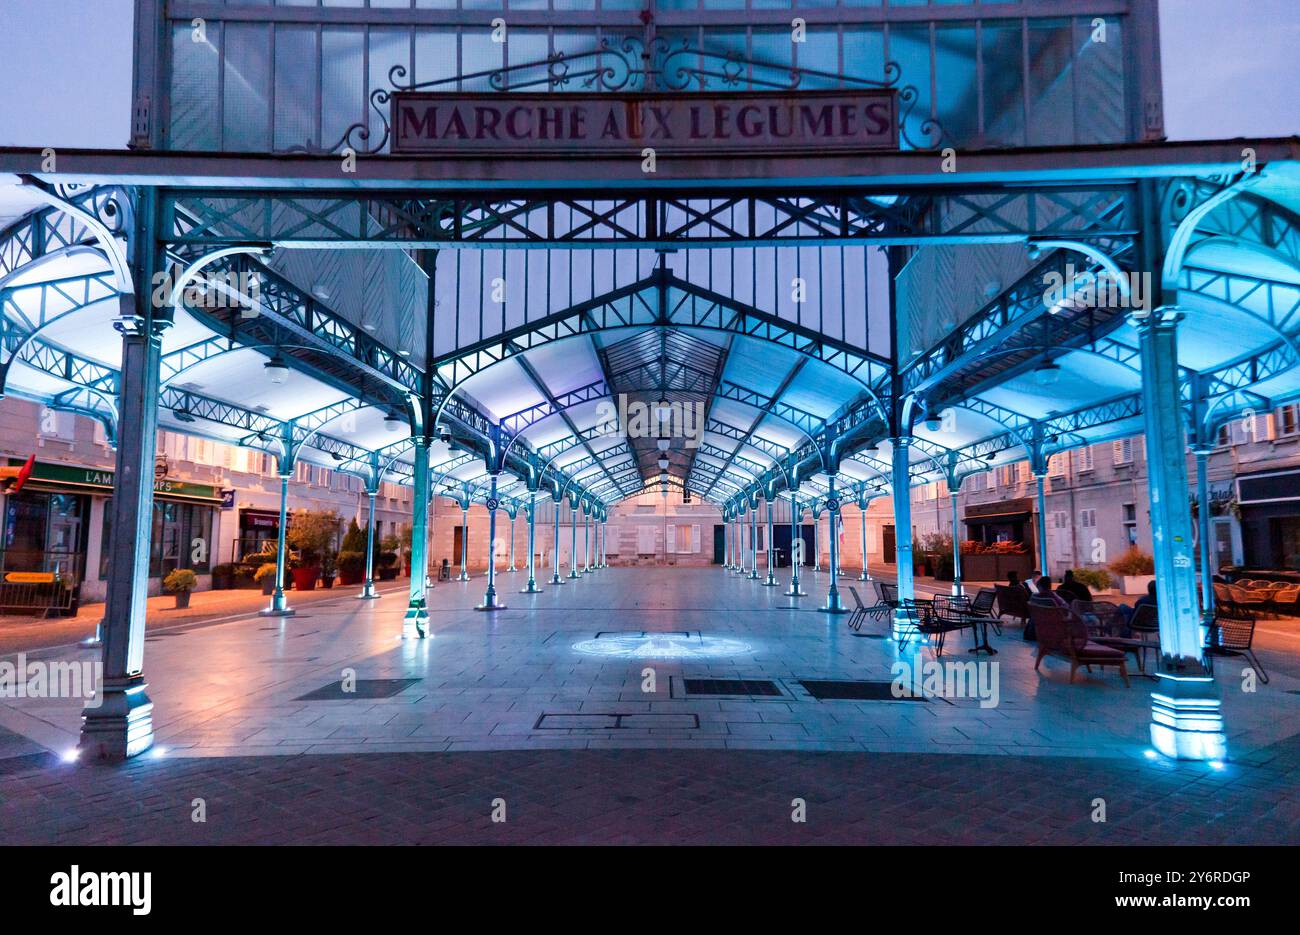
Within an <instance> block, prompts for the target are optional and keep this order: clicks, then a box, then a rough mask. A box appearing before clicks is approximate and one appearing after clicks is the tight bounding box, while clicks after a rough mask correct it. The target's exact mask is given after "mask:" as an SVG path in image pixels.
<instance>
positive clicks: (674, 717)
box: [533, 712, 700, 730]
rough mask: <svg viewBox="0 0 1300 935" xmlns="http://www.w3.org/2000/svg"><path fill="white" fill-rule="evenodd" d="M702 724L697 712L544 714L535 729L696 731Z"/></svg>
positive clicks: (534, 726)
mask: <svg viewBox="0 0 1300 935" xmlns="http://www.w3.org/2000/svg"><path fill="white" fill-rule="evenodd" d="M699 726H700V718H699V715H697V714H691V713H687V712H683V713H681V714H672V713H669V712H659V713H655V714H594V713H593V714H543V715H542V716H541V717H539V718H538V719H537V723H536V724H534V725H533V730H620V729H622V730H634V729H638V728H639V729H646V728H658V729H660V730H696V729H697V728H699Z"/></svg>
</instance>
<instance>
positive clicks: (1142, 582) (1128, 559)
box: [1110, 545, 1156, 594]
mask: <svg viewBox="0 0 1300 935" xmlns="http://www.w3.org/2000/svg"><path fill="white" fill-rule="evenodd" d="M1110 570H1111V571H1113V572H1115V574H1117V575H1119V576H1120V590H1122V591H1123V592H1124V593H1125V594H1145V593H1146V590H1147V584H1148V583H1149V582H1151V581H1152V580H1153V576H1154V575H1155V573H1156V563H1155V559H1153V558H1152V557H1151V556H1150V555H1147V554H1146V553H1145V552H1143V551H1142V550H1141V549H1139V548H1138V547H1137V546H1135V545H1131V546H1129V547H1128V549H1127V550H1126V551H1125V552H1124V554H1123V555H1121V556H1120V557H1119V558H1117V559H1115V561H1113V562H1111V563H1110Z"/></svg>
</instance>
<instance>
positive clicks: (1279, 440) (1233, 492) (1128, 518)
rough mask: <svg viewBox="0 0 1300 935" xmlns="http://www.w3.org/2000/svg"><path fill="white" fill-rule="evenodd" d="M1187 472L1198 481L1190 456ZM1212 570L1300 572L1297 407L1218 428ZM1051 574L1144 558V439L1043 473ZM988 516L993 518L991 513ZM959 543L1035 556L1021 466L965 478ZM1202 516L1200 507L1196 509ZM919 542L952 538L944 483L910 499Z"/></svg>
mask: <svg viewBox="0 0 1300 935" xmlns="http://www.w3.org/2000/svg"><path fill="white" fill-rule="evenodd" d="M1188 470H1189V472H1194V466H1193V458H1192V456H1191V455H1189V456H1188ZM1208 476H1209V481H1210V506H1209V508H1210V537H1211V539H1210V541H1211V561H1212V563H1213V565H1214V566H1215V567H1216V568H1226V567H1244V568H1251V569H1272V570H1291V571H1298V570H1300V406H1297V405H1295V404H1291V405H1287V406H1282V407H1280V408H1278V409H1275V410H1273V411H1272V412H1267V413H1250V414H1248V415H1246V416H1243V417H1241V418H1237V419H1234V420H1233V421H1231V422H1230V423H1228V424H1227V425H1224V426H1223V427H1222V428H1221V429H1220V431H1219V434H1218V438H1217V445H1216V447H1215V449H1214V451H1213V452H1212V453H1211V454H1210V456H1209V461H1208ZM1045 493H1046V496H1045V500H1046V505H1047V517H1046V526H1047V571H1048V573H1049V574H1050V575H1052V577H1054V578H1059V577H1060V576H1061V575H1062V574H1063V573H1064V572H1065V571H1066V570H1067V569H1070V568H1091V569H1104V568H1106V567H1107V566H1108V564H1109V563H1110V562H1111V561H1113V560H1114V558H1115V557H1116V556H1118V555H1119V554H1121V553H1122V552H1124V551H1125V550H1126V549H1128V548H1129V547H1130V546H1137V548H1139V549H1140V550H1142V551H1143V552H1145V553H1148V554H1150V552H1151V550H1152V543H1151V516H1150V494H1149V490H1148V486H1147V466H1146V457H1145V445H1144V441H1143V439H1142V437H1141V436H1137V437H1132V438H1123V439H1118V440H1115V441H1112V442H1107V443H1104V444H1099V445H1088V446H1084V447H1081V448H1077V449H1074V450H1072V451H1069V452H1062V453H1060V454H1057V455H1054V456H1053V457H1052V458H1051V460H1050V462H1049V464H1048V475H1047V483H1046V491H1045ZM990 507H992V509H990ZM957 509H958V517H959V529H960V530H961V534H962V537H963V538H964V539H977V540H981V541H997V540H999V539H1001V540H1010V541H1020V542H1023V543H1024V544H1025V546H1026V549H1027V550H1028V552H1029V554H1030V555H1033V556H1034V562H1033V567H1035V568H1037V567H1039V563H1038V561H1037V556H1036V555H1035V553H1036V551H1037V543H1038V541H1039V539H1038V528H1039V527H1038V524H1039V522H1040V521H1041V518H1040V517H1039V515H1038V508H1037V500H1036V496H1035V480H1034V477H1033V475H1032V474H1031V473H1030V470H1029V463H1028V462H1027V461H1020V462H1016V463H1013V464H1006V465H1002V466H1000V467H998V468H995V469H993V470H991V471H988V472H986V473H984V474H976V475H973V476H971V477H968V478H967V479H966V480H965V481H964V482H963V483H962V485H961V489H960V491H959V493H958V496H957ZM1194 509H1195V510H1199V509H1200V504H1196V505H1195V508H1194ZM912 518H913V523H914V526H913V529H914V534H915V537H916V538H917V539H918V540H921V539H924V537H926V536H927V535H934V534H939V535H947V534H950V531H951V529H952V512H951V502H950V498H949V491H948V488H947V485H946V484H944V483H943V482H942V481H939V482H935V483H930V484H925V485H923V486H920V487H917V488H915V489H914V490H913V492H912Z"/></svg>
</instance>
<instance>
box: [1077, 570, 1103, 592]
mask: <svg viewBox="0 0 1300 935" xmlns="http://www.w3.org/2000/svg"><path fill="white" fill-rule="evenodd" d="M1072 571H1073V572H1074V580H1076V581H1082V582H1083V583H1084V584H1086V585H1087V586H1088V590H1090V591H1109V590H1110V586H1111V580H1110V573H1109V572H1107V571H1106V570H1105V569H1104V568H1074V569H1072Z"/></svg>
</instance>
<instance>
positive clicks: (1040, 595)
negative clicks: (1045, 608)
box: [1029, 575, 1070, 610]
mask: <svg viewBox="0 0 1300 935" xmlns="http://www.w3.org/2000/svg"><path fill="white" fill-rule="evenodd" d="M1029 603H1031V604H1049V605H1051V606H1052V607H1064V608H1065V609H1066V610H1069V609H1070V602H1069V601H1067V600H1065V598H1063V597H1062V596H1061V595H1060V594H1058V593H1057V592H1055V591H1053V590H1052V579H1051V578H1050V577H1048V576H1047V575H1043V576H1042V577H1041V578H1039V579H1038V582H1037V588H1036V590H1035V591H1034V596H1033V597H1031V598H1030V599H1029Z"/></svg>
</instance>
